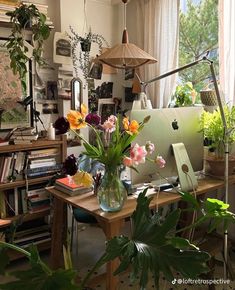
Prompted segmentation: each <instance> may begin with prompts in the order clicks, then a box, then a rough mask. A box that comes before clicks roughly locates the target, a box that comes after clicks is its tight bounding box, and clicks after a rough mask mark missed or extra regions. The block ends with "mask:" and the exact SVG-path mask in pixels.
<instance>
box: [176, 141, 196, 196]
mask: <svg viewBox="0 0 235 290" xmlns="http://www.w3.org/2000/svg"><path fill="white" fill-rule="evenodd" d="M172 148H173V152H174V156H175V161H176V167H177V171H178V176H179V182H180V187H181V190H182V191H192V190H195V189H197V187H198V182H197V178H196V175H195V173H194V171H193V168H192V164H191V162H190V160H189V157H188V153H187V151H186V148H185V146H184V144H183V143H175V144H172Z"/></svg>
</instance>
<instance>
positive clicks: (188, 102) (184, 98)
mask: <svg viewBox="0 0 235 290" xmlns="http://www.w3.org/2000/svg"><path fill="white" fill-rule="evenodd" d="M196 98H197V92H196V91H195V89H194V88H193V84H192V83H191V82H187V83H184V84H181V85H177V86H176V88H175V92H174V94H173V95H172V97H171V106H174V107H187V106H193V104H194V103H195V101H196Z"/></svg>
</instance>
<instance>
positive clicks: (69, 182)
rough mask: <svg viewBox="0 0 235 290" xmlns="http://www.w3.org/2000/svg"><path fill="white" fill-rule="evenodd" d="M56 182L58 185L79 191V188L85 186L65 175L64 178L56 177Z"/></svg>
mask: <svg viewBox="0 0 235 290" xmlns="http://www.w3.org/2000/svg"><path fill="white" fill-rule="evenodd" d="M55 184H56V185H59V186H61V187H63V188H66V189H68V190H70V191H72V192H73V191H77V190H78V189H82V188H84V186H83V185H81V184H76V183H75V182H74V181H73V179H72V178H69V177H63V178H58V179H56V181H55Z"/></svg>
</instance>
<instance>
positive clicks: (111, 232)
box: [99, 220, 124, 290]
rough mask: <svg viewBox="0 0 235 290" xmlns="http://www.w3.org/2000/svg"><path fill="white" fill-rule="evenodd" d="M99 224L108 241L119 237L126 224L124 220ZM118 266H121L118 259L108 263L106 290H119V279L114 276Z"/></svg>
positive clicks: (100, 222)
mask: <svg viewBox="0 0 235 290" xmlns="http://www.w3.org/2000/svg"><path fill="white" fill-rule="evenodd" d="M99 224H100V226H101V227H102V229H103V231H104V234H105V236H106V238H107V240H110V239H112V238H113V237H115V236H118V235H119V234H120V229H121V227H122V225H123V224H124V220H119V221H115V222H112V223H104V222H103V221H99ZM118 265H119V260H118V259H115V260H113V261H111V262H109V263H107V266H106V290H117V286H118V282H119V278H118V276H114V275H113V273H114V271H115V270H116V269H117V267H118Z"/></svg>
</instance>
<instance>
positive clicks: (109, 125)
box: [102, 115, 117, 133]
mask: <svg viewBox="0 0 235 290" xmlns="http://www.w3.org/2000/svg"><path fill="white" fill-rule="evenodd" d="M116 122H117V117H116V116H114V115H111V116H109V117H108V119H107V120H106V121H105V122H104V124H103V125H102V127H103V128H104V130H105V131H107V132H109V133H112V132H114V131H115V130H116Z"/></svg>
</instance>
